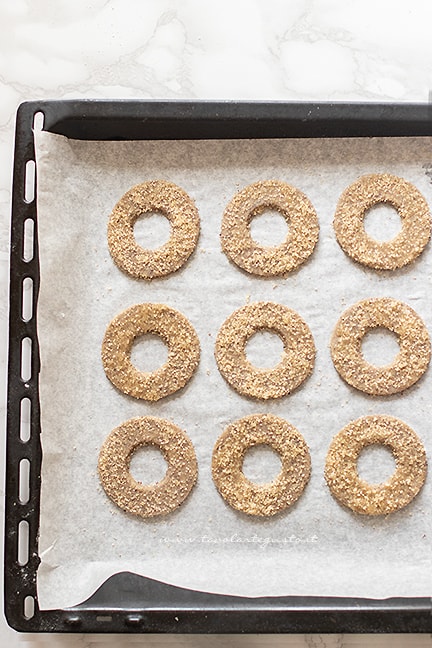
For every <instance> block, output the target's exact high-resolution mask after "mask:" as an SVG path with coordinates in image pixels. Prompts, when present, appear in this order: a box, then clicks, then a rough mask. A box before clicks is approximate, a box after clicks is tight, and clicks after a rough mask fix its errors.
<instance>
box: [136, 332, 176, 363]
mask: <svg viewBox="0 0 432 648" xmlns="http://www.w3.org/2000/svg"><path fill="white" fill-rule="evenodd" d="M167 360H168V347H167V346H166V344H165V343H164V342H163V340H162V339H161V338H160V337H159V336H158V335H154V334H153V333H147V334H146V335H141V336H140V337H139V338H137V339H136V340H135V342H134V343H133V345H132V350H131V362H132V364H133V365H134V366H135V367H136V368H137V369H138V371H143V372H144V373H150V372H152V371H156V370H157V369H159V368H160V367H162V365H164V364H165V363H166V362H167Z"/></svg>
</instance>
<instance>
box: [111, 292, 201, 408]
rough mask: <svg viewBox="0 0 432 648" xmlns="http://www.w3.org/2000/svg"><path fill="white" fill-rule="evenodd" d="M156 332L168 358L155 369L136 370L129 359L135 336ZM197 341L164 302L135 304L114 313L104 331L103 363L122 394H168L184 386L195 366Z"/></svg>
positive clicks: (153, 397) (157, 396) (147, 396)
mask: <svg viewBox="0 0 432 648" xmlns="http://www.w3.org/2000/svg"><path fill="white" fill-rule="evenodd" d="M146 333H153V334H155V335H159V336H160V337H161V338H162V340H163V341H164V342H165V344H166V345H167V346H168V359H167V361H166V362H165V364H163V365H162V367H160V368H159V369H157V370H156V371H151V372H144V371H138V369H137V368H136V367H134V365H133V364H132V362H131V359H130V355H131V349H132V345H133V343H134V341H135V340H136V338H138V337H140V336H141V335H145V334H146ZM199 358H200V344H199V340H198V336H197V334H196V332H195V329H194V328H193V326H192V325H191V324H190V323H189V321H188V320H187V319H186V317H185V316H184V315H182V314H181V313H179V312H178V311H176V310H174V308H170V307H169V306H165V304H137V305H135V306H131V307H130V308H127V309H126V310H125V311H123V312H122V313H120V314H119V315H117V317H115V318H114V319H113V320H112V321H111V322H110V324H109V325H108V328H107V330H106V333H105V337H104V339H103V343H102V364H103V367H104V369H105V373H106V375H107V377H108V378H109V380H110V381H111V382H112V383H113V385H115V386H116V387H117V389H120V391H122V392H123V393H124V394H129V396H133V397H134V398H142V399H143V400H148V401H157V400H159V399H160V398H164V397H165V396H169V394H173V393H174V392H176V391H178V390H179V389H181V388H182V387H184V386H185V385H186V383H187V382H188V381H189V380H190V378H191V377H192V374H193V373H194V371H195V369H196V368H197V366H198V362H199Z"/></svg>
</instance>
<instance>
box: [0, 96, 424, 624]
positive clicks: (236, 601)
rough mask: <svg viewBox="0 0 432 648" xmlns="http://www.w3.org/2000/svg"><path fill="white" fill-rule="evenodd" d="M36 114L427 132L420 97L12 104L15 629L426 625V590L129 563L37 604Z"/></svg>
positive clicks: (91, 125)
mask: <svg viewBox="0 0 432 648" xmlns="http://www.w3.org/2000/svg"><path fill="white" fill-rule="evenodd" d="M35 120H36V121H37V122H39V124H40V125H41V124H42V122H43V129H44V130H46V131H49V132H51V133H57V134H60V135H63V136H65V137H68V138H73V139H84V140H129V139H131V140H137V139H142V140H147V139H149V140H157V139H164V140H170V139H228V138H229V139H235V138H248V139H251V138H252V139H253V138H289V137H296V138H298V137H318V138H319V137H372V136H381V137H383V136H384V137H403V136H422V135H423V136H430V135H432V106H430V105H429V104H342V103H321V104H316V103H283V102H272V103H266V102H253V103H246V102H174V101H168V102H166V101H94V100H80V101H31V102H26V103H23V104H22V105H21V106H20V107H19V108H18V112H17V119H16V137H15V158H14V174H13V191H12V220H11V246H10V316H9V317H10V319H9V366H8V394H7V450H6V452H7V455H6V505H5V559H4V569H5V578H4V590H5V591H4V595H5V615H6V619H7V621H8V623H9V624H10V625H11V626H12V627H13V628H15V629H16V630H19V631H23V632H25V631H28V632H79V633H83V632H92V633H94V632H109V633H113V632H117V633H146V632H151V633H155V632H173V633H174V632H175V633H239V632H242V633H314V632H319V633H350V632H355V633H358V632H432V616H431V612H432V600H431V598H389V599H385V600H375V599H373V600H372V599H364V598H361V599H360V598H336V597H307V596H295V597H289V596H288V597H261V598H243V597H235V596H223V595H217V594H207V593H203V592H196V591H191V590H187V589H183V588H179V587H174V586H171V585H166V584H164V583H161V582H158V581H155V580H152V579H150V578H145V577H142V576H137V575H136V574H131V573H127V572H124V573H119V574H116V575H114V576H112V577H111V578H109V579H108V580H107V581H106V582H105V583H104V584H103V585H102V586H101V587H100V588H99V589H98V590H97V591H96V592H95V594H94V595H93V596H91V597H90V598H89V599H88V600H87V601H85V602H83V603H82V604H80V605H77V606H74V607H72V608H68V609H61V610H48V611H43V610H39V607H38V601H37V590H36V574H37V569H38V565H39V562H40V558H39V554H38V531H39V512H40V486H41V477H40V475H41V461H42V450H41V443H40V411H39V392H38V374H39V353H38V338H37V320H36V314H37V297H38V289H39V259H38V240H37V227H36V224H37V204H36V181H35V177H33V176H32V175H31V174H30V170H29V164H28V163H29V162H30V165H31V164H32V163H33V164H34V165H35V151H34V141H33V130H32V129H33V126H34V123H35ZM34 168H35V167H34ZM35 170H36V173H37V169H35ZM29 225H33V228H32V227H29ZM32 229H33V232H34V233H33V235H32V234H31V230H32ZM29 243H30V245H31V246H32V250H31V252H30V254H29V253H28V246H29ZM25 249H26V250H27V254H26V256H25V255H24V250H25ZM26 278H29V279H31V280H32V282H33V284H32V286H33V306H32V315H31V317H30V318H29V319H27V318H26V320H24V319H23V316H22V313H23V282H24V280H25V279H26ZM25 338H30V340H31V349H32V352H31V369H32V371H31V378H30V379H29V380H23V379H22V378H21V375H22V371H21V362H22V353H23V351H22V349H23V339H25ZM23 399H28V401H26V403H27V404H28V402H30V406H31V407H30V410H31V415H30V428H29V434H28V438H27V437H25V438H23V435H22V421H21V418H22V417H23V420H24V414H23V410H22V401H23ZM23 459H26V460H27V461H28V462H29V465H30V472H29V479H28V481H29V497H28V501H26V502H25V503H23V502H22V501H21V500H20V466H22V464H21V462H22V460H23ZM23 523H24V525H25V528H26V533H24V532H23V526H24V525H23ZM23 544H24V548H23ZM23 551H24V555H25V559H24V560H23V559H22V555H23V553H22V552H23ZM19 558H20V559H19ZM23 563H25V564H23ZM431 594H432V592H431Z"/></svg>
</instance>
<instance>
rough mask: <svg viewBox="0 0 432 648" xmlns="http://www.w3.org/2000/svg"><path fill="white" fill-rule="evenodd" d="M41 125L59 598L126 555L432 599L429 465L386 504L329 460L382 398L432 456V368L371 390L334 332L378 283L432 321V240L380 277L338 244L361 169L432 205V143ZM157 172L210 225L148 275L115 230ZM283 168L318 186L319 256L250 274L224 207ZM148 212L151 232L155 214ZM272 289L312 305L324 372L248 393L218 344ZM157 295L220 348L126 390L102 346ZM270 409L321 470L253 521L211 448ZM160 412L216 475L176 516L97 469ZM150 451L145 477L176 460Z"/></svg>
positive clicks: (83, 588) (255, 577)
mask: <svg viewBox="0 0 432 648" xmlns="http://www.w3.org/2000/svg"><path fill="white" fill-rule="evenodd" d="M36 136H37V177H38V218H39V246H40V260H41V288H40V296H39V304H38V331H39V339H40V347H41V362H42V370H41V375H40V391H41V407H42V443H43V465H42V500H41V529H40V548H41V552H42V563H41V566H40V568H39V571H38V594H39V603H40V606H41V608H43V609H49V608H55V607H65V606H71V605H74V604H77V603H79V602H80V601H82V600H84V599H85V598H87V597H88V596H90V595H91V594H92V593H93V592H94V591H95V589H97V587H98V586H100V585H101V584H102V582H103V581H104V580H105V579H106V578H107V577H109V576H110V575H112V574H114V573H115V572H118V571H123V570H130V571H133V572H136V573H138V574H143V575H146V576H149V577H152V578H156V579H158V580H161V581H164V582H167V583H171V584H175V585H179V586H183V587H187V588H193V589H198V590H204V591H209V592H218V593H226V594H234V595H243V596H251V597H255V596H260V595H290V594H291V595H313V596H315V595H332V596H366V597H376V598H384V597H388V596H429V595H430V594H431V593H432V571H431V567H432V564H431V532H432V529H431V519H432V513H431V505H430V502H431V479H430V477H429V478H428V479H427V482H426V485H425V487H424V488H423V490H422V492H421V493H420V495H419V496H418V497H417V498H416V499H415V500H414V501H413V502H412V504H410V505H409V506H408V507H406V508H405V509H403V510H402V511H400V512H397V513H394V514H391V515H389V516H384V517H378V518H368V517H363V516H359V515H356V514H353V513H351V512H350V511H349V510H347V509H345V508H343V507H342V506H340V505H339V504H338V503H337V502H336V501H335V500H334V499H333V498H332V496H331V495H330V492H329V490H328V488H327V486H326V484H325V481H324V476H323V470H324V462H325V456H326V452H327V449H328V446H329V444H330V441H331V439H332V437H333V436H334V435H335V434H336V433H337V432H338V431H339V430H340V429H341V428H342V427H343V426H344V425H346V424H347V423H348V422H349V421H350V420H352V419H355V418H357V417H359V416H362V415H366V414H372V413H377V414H380V413H382V414H392V415H395V416H398V417H400V418H401V419H402V420H404V421H405V422H406V423H408V424H409V425H410V426H412V427H413V428H414V430H415V431H416V432H417V433H418V434H419V436H420V437H421V438H422V440H423V442H424V444H425V447H426V450H427V453H428V456H430V450H431V430H430V420H431V414H432V399H431V396H430V395H431V393H432V371H431V370H429V371H428V372H427V374H426V375H425V376H424V377H423V378H422V379H421V380H420V382H419V383H418V384H417V385H415V386H414V387H412V388H411V389H410V390H408V391H407V392H405V393H404V394H402V395H399V396H393V397H381V398H372V397H370V396H367V395H365V394H361V393H360V392H357V391H356V390H354V389H351V388H350V387H349V386H348V385H346V384H345V383H344V382H343V381H342V380H341V379H340V378H339V377H338V375H337V373H336V371H335V370H334V368H333V365H332V362H331V358H330V353H329V340H330V336H331V332H332V330H333V327H334V325H335V323H336V321H337V320H338V318H339V316H340V315H341V313H342V312H343V310H344V309H345V308H346V307H347V306H349V305H351V304H353V303H355V302H356V301H358V300H359V299H363V298H366V297H372V296H390V297H394V298H396V299H401V300H403V301H405V302H406V303H408V304H410V305H411V306H412V307H413V308H414V309H415V310H416V311H417V312H418V313H419V315H420V316H421V317H422V318H423V319H424V321H425V322H426V323H427V325H428V327H429V330H430V331H432V311H431V299H430V290H429V283H430V277H431V263H432V261H431V251H430V249H429V247H428V248H427V250H426V251H425V253H424V254H423V255H422V256H421V257H420V259H419V260H418V261H416V262H415V263H413V264H411V265H410V266H409V267H408V268H407V269H406V270H402V271H396V272H392V273H386V272H381V273H378V272H375V271H373V270H368V269H365V268H363V267H361V266H359V265H357V264H355V263H353V262H352V261H351V260H350V259H349V258H348V257H347V256H346V255H345V254H344V253H343V252H342V250H341V249H340V248H339V246H338V244H337V242H336V239H335V236H334V232H333V229H332V219H333V214H334V210H335V206H336V203H337V200H338V197H339V195H340V194H341V192H342V191H343V189H344V188H345V187H346V186H347V185H348V184H349V183H351V182H353V181H354V180H355V179H356V178H357V177H358V176H360V175H361V174H363V173H371V172H384V171H386V172H391V173H395V174H398V175H401V176H403V177H404V178H406V179H407V180H409V181H411V182H414V183H415V185H416V186H417V187H418V188H419V189H420V191H422V193H423V194H424V196H425V197H426V198H427V200H428V201H429V203H431V200H432V186H431V180H430V175H431V169H432V149H431V139H429V138H417V139H415V138H412V139H354V140H353V139H350V140H348V139H346V140H345V139H340V140H336V139H335V140H273V141H271V140H264V141H245V140H244V141H189V142H184V141H178V142H164V141H159V142H107V143H102V142H81V141H72V140H67V139H64V138H62V137H60V136H57V135H52V134H48V133H44V132H39V133H37V134H36ZM157 178H162V179H167V180H170V181H172V182H175V183H177V184H178V185H180V186H181V187H182V188H183V189H185V190H186V191H187V192H188V193H189V194H190V196H192V197H193V198H194V200H195V201H196V204H197V206H198V209H199V212H200V217H201V236H200V240H199V243H198V247H197V250H196V252H195V253H194V255H193V257H192V258H191V259H190V261H189V262H188V263H187V264H186V266H184V268H183V269H182V270H180V271H179V272H177V273H176V274H174V275H172V276H170V277H168V278H166V279H161V280H156V281H153V282H151V283H148V282H140V281H135V280H132V279H131V278H129V277H127V276H126V275H125V274H123V273H122V272H121V271H120V270H119V269H118V268H117V267H116V266H115V265H114V263H113V261H112V260H111V258H110V255H109V252H108V248H107V241H106V226H107V221H108V217H109V214H110V212H111V210H112V208H113V206H114V204H115V203H116V202H117V201H118V200H119V199H120V197H121V196H122V195H123V194H124V193H125V192H126V191H127V190H128V189H129V188H130V187H131V186H133V185H135V184H137V183H140V182H143V181H145V180H148V179H157ZM271 178H277V179H281V180H284V181H287V182H289V183H291V184H293V185H295V186H296V187H298V188H299V189H301V190H302V191H304V192H305V193H306V194H307V196H308V197H309V198H310V200H311V201H312V203H313V204H314V206H315V208H316V210H317V213H318V217H319V221H320V228H321V229H320V238H319V243H318V246H317V249H316V251H315V253H314V254H313V256H312V257H311V259H310V261H309V262H307V263H306V264H305V265H304V266H302V267H301V268H300V269H299V270H298V271H297V272H294V273H293V274H291V275H290V276H289V277H288V278H286V279H276V280H274V279H270V280H269V279H260V278H257V277H252V276H250V275H247V274H245V273H243V272H242V271H240V270H239V269H238V268H237V267H235V266H234V265H232V264H230V263H229V261H228V260H227V258H226V257H225V255H224V254H223V253H222V252H221V249H220V244H219V229H220V222H221V217H222V213H223V210H224V208H225V206H226V205H227V203H228V202H229V200H230V199H231V198H232V196H233V195H234V194H235V193H236V191H238V190H239V189H240V188H242V187H244V186H245V185H247V184H249V183H251V182H255V181H257V180H262V179H271ZM388 209H389V208H388ZM262 218H264V220H265V218H267V222H264V225H263V224H262V223H261V229H260V231H261V236H262V237H264V238H265V230H266V229H267V230H268V229H269V228H271V224H272V223H273V221H272V220H271V218H272V217H271V214H270V215H268V216H266V217H262ZM155 222H156V223H157V222H158V219H157V218H156V217H153V218H151V224H152V226H153V230H152V235H154V236H156V235H157V236H159V234H160V235H161V236H162V234H163V232H164V231H165V232H166V228H162V229H161V231H160V232H159V231H158V225H157V224H156V225H155ZM383 222H384V221H383ZM140 227H141V229H142V230H143V231H145V229H146V225H145V223H144V224H143V225H140ZM377 228H378V229H377V230H375V232H377V231H378V235H379V234H381V235H383V238H385V231H384V230H385V228H384V230H383V228H382V227H381V230H383V231H381V233H380V226H379V225H378V226H377ZM256 231H257V230H256V229H255V235H256ZM263 231H264V234H263ZM268 234H269V232H268V231H267V235H268ZM137 236H138V234H137ZM153 240H157V239H153ZM263 242H266V241H265V240H263ZM256 300H273V301H277V302H280V303H283V304H286V305H288V306H289V307H291V308H293V309H295V310H296V311H298V312H299V313H300V315H301V316H302V317H303V318H304V319H305V320H306V322H307V323H308V325H309V326H310V328H311V330H312V333H313V336H314V339H315V343H316V347H317V357H316V364H315V369H314V372H313V375H312V376H311V377H310V378H309V379H308V380H307V381H306V383H304V385H303V386H302V387H301V388H299V389H298V390H297V391H296V392H295V393H293V394H292V395H290V396H288V397H286V398H282V399H279V400H276V401H274V402H267V403H259V402H254V401H251V400H249V399H247V398H244V397H242V396H240V395H238V394H237V393H235V392H234V391H233V390H232V389H231V388H230V387H229V386H228V385H227V384H226V383H225V381H224V380H223V378H222V377H221V375H220V374H219V372H218V369H217V366H216V363H215V360H214V356H213V350H214V342H215V337H216V334H217V331H218V329H219V327H220V325H221V324H222V322H223V321H224V320H225V319H226V317H227V316H228V315H230V313H232V312H233V311H234V310H235V309H236V308H238V307H240V306H242V305H243V304H245V303H248V302H253V301H256ZM146 301H149V302H164V303H167V304H169V305H170V306H172V307H174V308H176V309H178V310H180V311H181V312H182V313H184V315H186V317H188V319H189V320H190V322H191V323H192V324H193V326H194V327H195V329H196V331H197V333H198V335H199V338H200V341H201V347H202V353H201V361H200V365H199V369H198V371H197V373H196V375H195V376H194V378H193V379H192V380H191V382H190V383H189V384H188V386H187V387H186V388H185V389H184V390H182V391H181V392H178V393H177V394H176V395H174V396H172V397H170V398H167V399H164V400H162V401H159V402H158V403H156V404H149V403H146V402H144V401H137V400H135V399H132V398H130V397H128V396H125V395H122V394H121V393H119V392H118V391H117V390H116V389H115V388H114V387H113V386H112V385H111V383H110V382H109V381H108V380H107V378H106V377H105V374H104V371H103V368H102V365H101V361H100V349H101V341H102V338H103V335H104V332H105V328H106V326H107V325H108V323H109V321H110V320H111V319H112V318H113V317H114V316H115V315H116V314H117V313H119V312H120V311H121V310H123V309H125V308H127V307H128V306H130V305H132V304H136V303H140V302H146ZM375 338H376V336H375ZM378 338H379V336H378ZM386 342H387V337H386V338H384V337H383V336H381V339H380V338H379V339H378V340H377V339H375V341H369V343H368V344H369V349H366V351H367V352H368V353H369V354H372V357H375V358H376V361H377V362H379V361H382V362H383V361H384V360H385V358H384V357H383V356H382V353H381V351H380V350H379V349H380V348H381V349H385V348H386V344H384V343H386ZM144 344H145V343H142V344H141V349H138V350H137V355H136V356H134V357H135V360H136V362H137V364H139V363H140V362H141V363H142V366H143V368H144V367H145V366H146V367H148V368H149V367H151V366H152V367H154V366H155V363H156V366H157V361H158V359H159V360H161V358H162V357H163V354H161V353H160V352H161V349H160V346H161V345H157V344H150V343H147V345H146V346H144ZM252 347H254V348H252V349H251V356H250V357H251V358H253V360H254V361H255V362H256V363H257V364H258V363H260V362H261V363H263V364H264V362H265V361H266V360H267V361H268V358H266V350H267V349H268V348H269V347H268V345H266V344H264V343H263V344H262V345H260V344H258V342H257V340H255V341H253V342H252ZM260 348H261V351H260ZM263 349H264V351H263ZM366 351H365V353H366ZM269 353H270V352H269ZM146 354H147V355H146ZM374 354H375V355H374ZM271 357H273V356H271ZM388 359H389V358H388V357H387V360H388ZM146 363H147V364H146ZM151 363H153V364H152V365H151ZM258 412H270V413H273V414H276V415H278V416H281V417H284V418H286V419H287V420H289V421H290V422H291V423H292V424H294V425H295V426H296V427H297V428H298V430H299V431H300V432H301V433H302V434H303V436H304V438H305V439H306V441H307V443H308V445H309V448H310V452H311V458H312V477H311V480H310V483H309V485H308V486H307V488H306V490H305V492H304V494H303V495H302V497H301V498H300V499H299V501H298V502H297V504H296V505H294V506H293V507H292V508H291V509H289V510H288V511H286V512H284V513H282V514H280V515H277V516H276V517H274V518H271V519H254V518H251V517H248V516H246V515H243V514H241V513H238V512H236V511H234V510H233V509H231V508H230V507H229V506H228V505H226V504H225V503H224V501H223V500H222V498H221V497H220V496H219V494H218V493H217V491H216V489H215V487H214V485H213V483H212V478H211V469H210V466H211V453H212V448H213V445H214V443H215V441H216V439H217V438H218V436H219V435H220V434H221V433H222V431H223V430H224V428H225V427H226V426H227V425H228V424H229V423H230V422H232V421H234V420H236V419H238V418H240V417H242V416H245V415H247V414H251V413H258ZM145 415H155V416H160V417H162V418H168V419H170V420H172V421H173V422H175V423H176V424H177V425H179V426H180V427H182V429H184V430H186V431H187V433H188V435H189V436H190V438H191V439H192V442H193V444H194V446H195V449H196V454H197V458H198V464H199V480H198V484H197V486H196V488H195V489H194V491H193V493H192V495H191V496H190V497H189V498H188V500H187V501H186V502H185V503H184V505H183V506H182V507H181V508H179V509H178V510H177V511H176V512H174V513H173V514H170V515H169V516H166V517H162V518H161V519H158V520H155V519H152V520H148V521H145V520H142V519H138V518H134V517H132V516H129V515H128V514H125V513H124V512H122V511H121V510H120V509H119V508H117V507H116V506H115V505H114V504H113V503H112V502H111V501H110V500H109V499H108V498H107V497H106V495H105V493H104V492H103V490H102V489H101V486H100V484H99V481H98V476H97V460H98V452H99V449H100V447H101V444H102V443H103V441H104V439H105V437H106V436H107V435H108V434H109V432H110V431H111V430H112V429H113V428H114V427H116V426H117V425H119V424H120V423H122V422H123V421H125V420H127V419H129V418H131V417H133V416H145ZM372 452H373V450H372ZM268 454H269V453H267V454H265V453H259V452H258V451H257V452H256V453H255V457H253V458H252V459H251V460H249V459H248V471H249V473H248V474H249V477H253V478H256V479H261V480H265V479H269V478H271V477H273V476H274V475H275V474H277V468H276V466H277V461H275V459H274V457H270V458H269V456H268ZM383 454H384V451H383V450H381V452H375V454H374V455H373V456H372V458H371V457H370V456H369V458H368V459H369V463H371V461H372V463H373V464H374V467H373V471H372V472H371V468H370V466H369V473H368V478H369V479H371V480H372V481H375V482H379V481H382V480H383V477H385V478H387V477H388V476H389V474H391V466H392V465H393V464H392V462H389V461H388V456H387V455H385V456H383ZM147 455H148V456H147V457H141V458H140V461H141V468H140V466H139V461H138V459H137V461H135V462H134V464H133V466H134V470H135V471H138V472H139V470H140V469H141V470H143V469H144V466H145V465H147V467H148V466H149V465H150V467H149V468H148V470H149V472H148V474H147V477H146V475H145V474H144V475H143V474H140V477H141V479H142V480H143V481H146V480H147V481H151V479H150V477H151V478H152V479H157V478H158V476H159V477H160V476H161V474H163V473H161V472H160V471H161V467H162V463H163V462H161V461H160V459H159V456H158V453H157V451H155V452H153V453H151V454H149V453H147ZM365 461H366V459H365ZM143 462H145V463H143ZM252 464H253V465H252ZM253 469H254V470H253ZM365 469H366V468H365ZM384 473H385V474H384Z"/></svg>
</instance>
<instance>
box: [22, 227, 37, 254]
mask: <svg viewBox="0 0 432 648" xmlns="http://www.w3.org/2000/svg"><path fill="white" fill-rule="evenodd" d="M33 256H34V222H33V219H32V218H27V219H26V220H25V221H24V243H23V259H24V261H26V262H29V261H31V260H32V259H33Z"/></svg>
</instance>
